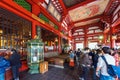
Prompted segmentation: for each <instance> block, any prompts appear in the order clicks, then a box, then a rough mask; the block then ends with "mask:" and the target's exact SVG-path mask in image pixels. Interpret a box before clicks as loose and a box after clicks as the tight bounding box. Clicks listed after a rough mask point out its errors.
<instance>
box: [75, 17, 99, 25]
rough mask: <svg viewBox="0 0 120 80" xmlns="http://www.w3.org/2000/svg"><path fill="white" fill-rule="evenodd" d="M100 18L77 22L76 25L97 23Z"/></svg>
mask: <svg viewBox="0 0 120 80" xmlns="http://www.w3.org/2000/svg"><path fill="white" fill-rule="evenodd" d="M99 20H100V19H99V18H98V19H92V20H89V21H85V22H79V23H76V24H74V26H75V27H79V26H83V25H87V24H91V23H96V22H98V21H99Z"/></svg>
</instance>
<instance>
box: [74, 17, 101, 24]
mask: <svg viewBox="0 0 120 80" xmlns="http://www.w3.org/2000/svg"><path fill="white" fill-rule="evenodd" d="M97 18H102V15H98V16H94V17H91V18H87V19H83V20H79V21H76V22H74V24H75V23H79V22H85V21H89V20H92V19H97Z"/></svg>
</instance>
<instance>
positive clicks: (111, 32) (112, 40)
mask: <svg viewBox="0 0 120 80" xmlns="http://www.w3.org/2000/svg"><path fill="white" fill-rule="evenodd" d="M113 34H114V33H113V27H110V47H111V48H114V47H115V39H113V38H112V36H113Z"/></svg>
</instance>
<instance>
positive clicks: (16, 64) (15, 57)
mask: <svg viewBox="0 0 120 80" xmlns="http://www.w3.org/2000/svg"><path fill="white" fill-rule="evenodd" d="M9 60H10V64H11V67H12V73H13V78H14V80H19V68H20V66H21V61H20V54H19V53H18V52H17V51H16V50H15V49H11V56H10V59H9Z"/></svg>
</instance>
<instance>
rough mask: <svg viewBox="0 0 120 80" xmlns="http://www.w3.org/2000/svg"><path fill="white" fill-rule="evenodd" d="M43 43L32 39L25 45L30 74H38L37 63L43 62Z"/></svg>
mask: <svg viewBox="0 0 120 80" xmlns="http://www.w3.org/2000/svg"><path fill="white" fill-rule="evenodd" d="M43 45H44V44H43V42H41V41H40V40H39V39H33V40H31V41H28V43H27V50H28V53H27V61H28V66H29V68H30V70H29V72H30V73H31V74H34V73H39V63H40V62H42V61H44V48H43Z"/></svg>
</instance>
